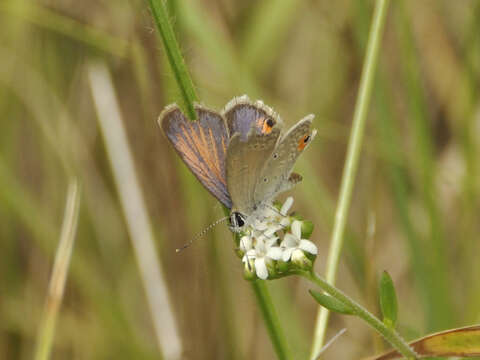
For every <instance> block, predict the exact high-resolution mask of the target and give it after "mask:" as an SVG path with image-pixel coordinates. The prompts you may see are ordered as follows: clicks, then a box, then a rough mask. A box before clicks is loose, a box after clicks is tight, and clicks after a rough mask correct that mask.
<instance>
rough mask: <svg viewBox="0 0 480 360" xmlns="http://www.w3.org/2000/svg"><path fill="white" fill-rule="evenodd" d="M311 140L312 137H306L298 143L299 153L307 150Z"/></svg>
mask: <svg viewBox="0 0 480 360" xmlns="http://www.w3.org/2000/svg"><path fill="white" fill-rule="evenodd" d="M309 140H310V135H304V136H302V138H301V139H300V140H299V141H298V147H297V149H298V151H302V150H303V149H305V146H307V144H308V141H309Z"/></svg>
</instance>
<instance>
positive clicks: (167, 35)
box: [148, 0, 197, 120]
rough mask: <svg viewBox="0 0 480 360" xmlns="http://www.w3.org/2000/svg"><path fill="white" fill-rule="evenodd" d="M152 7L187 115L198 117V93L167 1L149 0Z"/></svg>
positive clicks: (193, 118)
mask: <svg viewBox="0 0 480 360" xmlns="http://www.w3.org/2000/svg"><path fill="white" fill-rule="evenodd" d="M148 3H149V4H150V8H151V9H152V14H153V18H154V19H155V24H156V25H157V28H158V32H159V33H160V36H161V37H162V42H163V45H164V47H165V52H166V53H167V58H168V62H169V63H170V66H171V67H172V71H173V74H174V76H175V79H176V80H177V83H178V86H179V87H180V91H181V93H182V97H183V100H184V102H185V105H186V110H187V115H188V117H189V118H190V119H191V120H195V119H196V113H195V108H194V106H193V103H194V102H195V101H197V94H196V93H195V88H194V87H193V82H192V79H191V78H190V75H189V73H188V70H187V67H186V66H185V61H184V60H183V57H182V53H181V51H180V47H179V46H178V42H177V40H176V38H175V33H174V32H173V28H172V26H171V25H170V22H169V20H168V12H167V8H166V6H165V2H164V1H162V0H148Z"/></svg>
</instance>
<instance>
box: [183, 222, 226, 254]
mask: <svg viewBox="0 0 480 360" xmlns="http://www.w3.org/2000/svg"><path fill="white" fill-rule="evenodd" d="M227 219H228V216H225V217H223V218H221V219H218V220H217V221H215V222H214V223H211V224H210V225H208V226H207V227H206V228H205V229H203V230H202V231H201V232H200V233H198V234H197V236H195V237H194V238H193V239H192V240H190V241H189V242H188V243H186V244H185V245H183V246H182V247H180V248H178V249H175V251H176V252H177V253H179V252H180V251H182V250H185V249H186V248H188V247H189V246H190V245H192V244H193V242H194V241H195V240H197V239H200V238H201V237H202V236H203V235H205V234H206V233H207V232H209V231H210V230H212V229H213V228H214V227H215V226H217V225H218V224H220V223H222V222H224V221H225V220H227Z"/></svg>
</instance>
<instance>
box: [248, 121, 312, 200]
mask: <svg viewBox="0 0 480 360" xmlns="http://www.w3.org/2000/svg"><path fill="white" fill-rule="evenodd" d="M312 120H313V115H309V116H307V117H305V118H303V119H302V120H300V121H299V122H298V123H297V124H296V125H294V126H293V127H292V128H291V129H290V130H289V131H288V132H287V133H286V134H284V135H282V137H281V139H280V141H279V143H278V146H277V147H276V148H275V149H274V151H273V152H272V154H270V156H269V158H268V159H267V161H266V163H265V166H264V168H263V170H262V173H261V176H260V177H259V178H258V182H257V185H256V186H255V194H254V201H268V200H272V199H273V198H275V196H276V195H278V194H279V193H281V192H283V191H286V190H288V189H290V188H292V187H293V186H294V185H295V184H296V183H298V182H300V181H301V180H302V177H301V176H300V175H298V174H296V173H292V169H293V166H294V165H295V162H296V161H297V158H298V156H299V155H300V154H301V153H302V152H303V151H304V150H305V148H306V147H307V146H308V144H309V143H310V142H311V141H312V139H313V138H314V136H315V134H316V131H315V130H312V129H311V125H312Z"/></svg>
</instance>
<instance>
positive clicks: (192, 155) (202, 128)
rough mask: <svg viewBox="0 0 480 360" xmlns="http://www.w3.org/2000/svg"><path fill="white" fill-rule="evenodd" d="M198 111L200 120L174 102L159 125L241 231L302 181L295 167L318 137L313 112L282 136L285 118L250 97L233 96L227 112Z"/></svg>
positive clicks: (236, 227) (199, 108)
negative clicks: (277, 197) (186, 114)
mask: <svg viewBox="0 0 480 360" xmlns="http://www.w3.org/2000/svg"><path fill="white" fill-rule="evenodd" d="M195 110H196V112H197V118H198V120H197V121H189V120H188V119H187V118H186V117H185V116H184V115H183V113H182V112H181V110H180V109H179V108H178V106H176V105H169V106H167V107H166V108H165V110H164V111H163V112H162V113H161V114H160V117H159V123H160V126H161V127H162V129H163V131H164V133H165V135H166V136H167V138H168V139H169V140H170V142H171V143H172V144H173V146H174V148H175V150H176V151H177V153H178V154H179V155H180V157H181V158H182V159H183V161H184V162H185V164H186V165H187V166H188V167H189V168H190V170H191V171H192V172H193V174H194V175H195V176H196V177H197V178H198V179H199V181H200V182H201V183H202V184H203V185H204V186H205V188H206V189H207V190H209V191H210V192H211V193H212V195H214V196H215V197H216V198H217V199H218V200H219V201H220V202H221V203H222V204H223V205H224V206H226V207H227V208H228V209H230V221H229V223H230V229H231V230H232V231H234V232H239V231H242V230H243V229H244V228H245V227H246V226H248V225H251V224H252V223H253V222H254V221H255V220H256V219H261V216H262V213H263V212H264V211H265V209H266V208H268V207H271V204H272V202H273V200H274V199H275V197H276V196H277V195H278V194H279V193H281V192H284V191H286V190H289V189H290V188H292V187H293V186H294V185H295V184H296V183H298V182H299V181H301V176H300V175H298V174H296V173H293V172H292V169H293V166H294V164H295V162H296V160H297V158H298V156H299V155H300V154H301V153H302V152H303V151H304V150H305V148H306V147H307V146H308V144H309V143H310V142H311V140H312V139H313V138H314V136H315V133H316V131H315V130H312V129H311V124H312V120H313V115H308V116H306V117H305V118H303V119H302V120H300V121H299V122H298V123H297V124H296V125H294V126H293V127H292V128H291V129H290V130H289V131H287V132H286V133H285V134H282V129H283V123H282V120H281V119H280V117H279V116H278V115H277V114H276V113H275V112H274V111H273V110H272V109H271V108H270V107H268V106H266V105H265V104H263V102H261V101H256V102H251V101H250V100H249V99H248V97H246V96H241V97H237V98H234V99H233V100H232V101H230V102H229V103H228V104H227V106H226V107H225V109H224V110H223V112H222V113H218V112H215V111H213V110H209V109H207V108H204V107H203V106H200V105H195Z"/></svg>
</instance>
